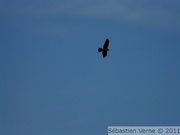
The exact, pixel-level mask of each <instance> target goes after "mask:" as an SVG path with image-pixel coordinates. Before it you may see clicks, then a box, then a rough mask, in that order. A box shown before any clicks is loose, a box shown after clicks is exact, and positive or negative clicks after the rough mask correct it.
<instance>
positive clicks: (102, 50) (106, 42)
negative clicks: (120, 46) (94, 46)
mask: <svg viewBox="0 0 180 135" xmlns="http://www.w3.org/2000/svg"><path fill="white" fill-rule="evenodd" d="M108 45H109V39H108V38H107V39H106V41H105V43H104V46H103V48H98V52H102V55H103V58H105V57H106V56H107V51H109V49H108Z"/></svg>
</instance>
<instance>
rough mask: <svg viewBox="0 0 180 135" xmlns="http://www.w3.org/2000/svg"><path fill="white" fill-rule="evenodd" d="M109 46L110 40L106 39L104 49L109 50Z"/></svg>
mask: <svg viewBox="0 0 180 135" xmlns="http://www.w3.org/2000/svg"><path fill="white" fill-rule="evenodd" d="M108 45H109V39H106V41H105V43H104V46H103V48H104V49H107V48H108Z"/></svg>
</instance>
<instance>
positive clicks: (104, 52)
mask: <svg viewBox="0 0 180 135" xmlns="http://www.w3.org/2000/svg"><path fill="white" fill-rule="evenodd" d="M102 55H103V58H104V57H106V56H107V51H105V50H104V51H103V52H102Z"/></svg>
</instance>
